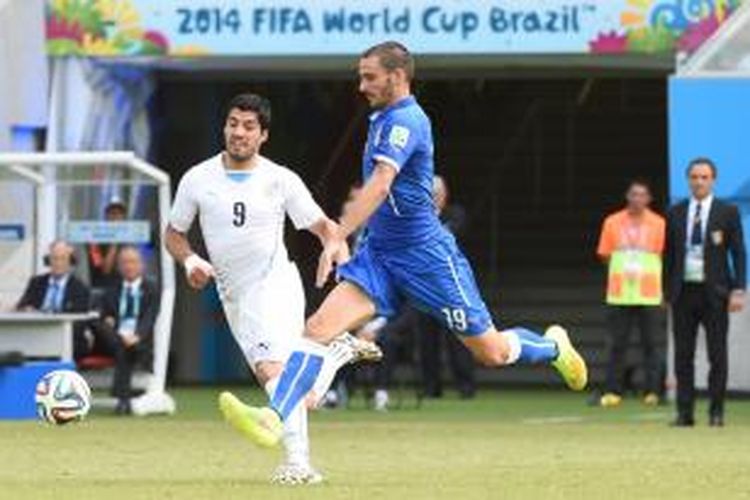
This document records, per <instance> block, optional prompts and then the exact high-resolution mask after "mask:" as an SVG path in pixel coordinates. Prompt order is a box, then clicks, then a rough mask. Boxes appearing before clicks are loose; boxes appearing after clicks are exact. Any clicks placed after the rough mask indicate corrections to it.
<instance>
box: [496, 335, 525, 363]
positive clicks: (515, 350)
mask: <svg viewBox="0 0 750 500" xmlns="http://www.w3.org/2000/svg"><path fill="white" fill-rule="evenodd" d="M500 335H502V336H503V337H505V340H507V341H508V347H509V350H508V360H507V361H506V362H505V364H507V365H512V364H513V363H515V362H516V361H518V358H519V357H521V339H519V338H518V334H517V333H516V332H514V331H513V330H503V331H502V332H500Z"/></svg>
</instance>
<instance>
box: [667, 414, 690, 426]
mask: <svg viewBox="0 0 750 500" xmlns="http://www.w3.org/2000/svg"><path fill="white" fill-rule="evenodd" d="M669 425H670V427H693V426H694V425H695V420H693V418H692V417H685V416H679V417H677V418H676V419H674V420H673V421H672V423H670V424H669Z"/></svg>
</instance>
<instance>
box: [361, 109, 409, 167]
mask: <svg viewBox="0 0 750 500" xmlns="http://www.w3.org/2000/svg"><path fill="white" fill-rule="evenodd" d="M418 142H419V131H418V128H417V127H416V126H415V124H414V123H411V122H410V121H409V120H406V119H404V117H393V118H391V119H389V120H387V121H386V122H385V123H384V124H383V128H382V129H381V130H380V134H378V137H377V139H376V143H375V148H374V151H373V155H372V157H373V159H374V160H375V161H376V162H382V163H386V164H388V165H390V166H392V167H393V168H395V169H396V171H397V172H398V171H400V170H401V167H403V166H404V164H405V163H406V162H407V161H408V160H409V158H410V157H411V155H412V154H414V152H415V151H416V149H417V144H418Z"/></svg>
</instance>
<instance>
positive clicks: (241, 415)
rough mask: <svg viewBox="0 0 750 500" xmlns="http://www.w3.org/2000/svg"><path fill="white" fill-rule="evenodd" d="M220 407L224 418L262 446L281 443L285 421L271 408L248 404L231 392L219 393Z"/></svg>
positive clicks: (268, 446) (267, 446)
mask: <svg viewBox="0 0 750 500" xmlns="http://www.w3.org/2000/svg"><path fill="white" fill-rule="evenodd" d="M219 409H220V410H221V413H222V414H223V415H224V419H225V420H226V421H227V422H229V424H231V425H232V427H234V428H235V429H237V430H238V431H240V433H242V435H244V436H245V437H246V438H247V439H249V440H250V441H251V442H253V443H255V444H256V445H258V446H260V447H262V448H272V447H274V446H276V445H277V444H279V441H280V440H281V435H282V433H283V423H282V422H281V418H280V417H279V415H278V414H277V413H276V412H275V411H273V410H272V409H271V408H267V407H262V408H256V407H253V406H248V405H246V404H244V403H243V402H242V401H240V400H239V399H237V397H236V396H235V395H234V394H232V393H231V392H222V393H221V394H219Z"/></svg>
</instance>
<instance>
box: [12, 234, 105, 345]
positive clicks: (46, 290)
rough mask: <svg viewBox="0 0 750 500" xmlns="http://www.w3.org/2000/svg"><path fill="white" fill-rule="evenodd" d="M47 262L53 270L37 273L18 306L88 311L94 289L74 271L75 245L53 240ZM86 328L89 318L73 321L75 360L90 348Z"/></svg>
mask: <svg viewBox="0 0 750 500" xmlns="http://www.w3.org/2000/svg"><path fill="white" fill-rule="evenodd" d="M46 262H47V265H48V266H49V272H48V273H45V274H40V275H38V276H34V277H32V278H31V279H30V280H29V283H28V285H26V290H25V291H24V292H23V295H22V296H21V299H20V300H19V301H18V304H17V305H16V309H17V310H19V311H42V312H49V313H81V312H88V311H89V307H90V303H91V292H90V290H89V288H88V287H87V286H86V285H85V284H84V283H83V282H82V281H81V280H80V279H78V278H77V277H76V276H75V275H74V274H73V272H72V269H73V264H74V263H75V256H74V255H73V247H71V246H70V245H68V244H67V243H66V242H64V241H55V242H53V243H52V244H51V245H50V247H49V255H48V256H47V257H46ZM85 330H86V322H85V321H83V322H79V321H77V322H75V323H74V324H73V357H74V358H75V359H78V358H80V357H81V356H83V355H85V354H86V352H87V351H88V347H89V346H88V342H87V340H86V336H85Z"/></svg>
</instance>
